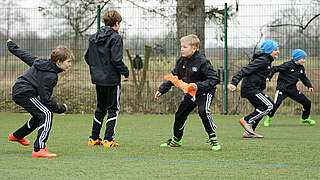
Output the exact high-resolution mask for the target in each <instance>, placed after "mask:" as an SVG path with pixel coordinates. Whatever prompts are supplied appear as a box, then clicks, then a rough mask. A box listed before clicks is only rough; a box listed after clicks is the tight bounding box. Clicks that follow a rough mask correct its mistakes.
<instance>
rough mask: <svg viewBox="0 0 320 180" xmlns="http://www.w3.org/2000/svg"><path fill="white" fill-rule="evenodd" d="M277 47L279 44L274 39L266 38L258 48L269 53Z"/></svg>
mask: <svg viewBox="0 0 320 180" xmlns="http://www.w3.org/2000/svg"><path fill="white" fill-rule="evenodd" d="M277 47H279V44H278V43H277V42H276V41H273V40H266V41H264V42H263V43H262V44H261V46H260V49H261V50H262V51H263V52H265V53H267V54H270V53H272V51H273V50H274V49H276V48H277Z"/></svg>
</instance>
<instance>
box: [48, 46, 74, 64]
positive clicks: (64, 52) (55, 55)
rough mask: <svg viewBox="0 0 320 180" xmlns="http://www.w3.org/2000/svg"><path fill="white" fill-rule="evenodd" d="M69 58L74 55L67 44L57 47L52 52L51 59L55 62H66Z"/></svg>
mask: <svg viewBox="0 0 320 180" xmlns="http://www.w3.org/2000/svg"><path fill="white" fill-rule="evenodd" d="M67 59H74V56H73V54H72V52H71V51H70V49H68V48H67V47H65V46H58V47H56V48H55V49H54V50H53V51H52V52H51V54H50V60H51V61H52V62H55V63H56V62H58V60H60V61H61V62H64V61H65V60H67Z"/></svg>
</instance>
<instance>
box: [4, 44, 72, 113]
mask: <svg viewBox="0 0 320 180" xmlns="http://www.w3.org/2000/svg"><path fill="white" fill-rule="evenodd" d="M8 49H9V51H10V52H11V53H12V54H13V55H15V56H17V57H18V58H19V59H21V60H22V61H23V62H25V63H26V64H27V65H28V66H30V69H29V70H28V71H26V72H25V73H24V74H23V75H22V76H20V77H19V78H18V79H17V81H16V83H15V84H14V86H13V88H12V97H13V98H15V97H17V98H19V97H24V98H33V97H38V96H39V97H40V101H41V103H42V104H43V105H45V106H46V107H47V108H48V109H49V110H51V111H52V112H54V113H64V112H65V111H66V108H65V106H64V105H59V104H57V103H56V102H55V101H54V100H53V99H51V95H52V91H53V88H54V87H55V86H56V84H57V81H58V73H60V72H62V69H60V68H59V67H58V66H57V65H56V64H55V63H54V62H52V61H51V60H50V59H45V58H37V57H35V56H33V55H31V54H29V53H28V52H26V51H24V50H22V49H20V48H19V47H18V46H17V45H16V44H15V43H14V42H12V41H10V42H9V43H8Z"/></svg>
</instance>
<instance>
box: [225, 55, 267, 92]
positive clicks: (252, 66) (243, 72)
mask: <svg viewBox="0 0 320 180" xmlns="http://www.w3.org/2000/svg"><path fill="white" fill-rule="evenodd" d="M264 64H265V59H263V58H257V59H255V60H253V61H251V62H250V63H249V64H248V65H246V66H244V67H242V68H241V69H240V70H239V71H238V72H237V73H236V74H235V75H234V76H233V77H232V80H231V84H233V85H235V86H237V85H238V84H239V82H240V81H241V79H242V78H243V77H245V76H249V75H250V74H252V73H254V72H255V71H256V70H257V69H258V68H259V67H261V66H263V65H264Z"/></svg>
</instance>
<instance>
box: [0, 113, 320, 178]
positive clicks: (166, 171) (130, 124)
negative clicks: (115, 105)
mask: <svg viewBox="0 0 320 180" xmlns="http://www.w3.org/2000/svg"><path fill="white" fill-rule="evenodd" d="M92 117H93V115H91V114H88V115H80V114H66V115H57V114H55V116H54V120H53V126H52V129H51V132H50V136H49V140H48V142H47V147H48V150H49V151H51V152H54V153H57V154H58V158H51V159H50V158H48V159H38V158H32V157H31V152H32V150H33V146H32V145H33V144H32V145H31V146H27V147H24V146H22V145H20V144H18V143H10V142H9V141H8V139H7V137H8V135H9V133H11V132H13V131H15V130H16V129H17V128H18V127H20V126H21V125H22V124H24V123H25V122H26V121H27V120H28V119H29V118H30V116H29V115H28V114H25V113H0V172H1V173H0V179H4V180H5V179H44V178H45V179H194V180H198V179H320V153H319V150H320V120H319V119H320V116H316V115H314V116H312V119H314V120H316V121H317V123H318V124H316V125H315V126H309V125H307V124H301V123H300V122H299V119H300V117H299V116H298V115H292V116H282V115H276V116H275V117H274V119H273V124H272V125H271V126H270V127H263V122H261V123H260V125H259V127H258V128H257V130H256V131H257V133H260V134H262V135H264V136H265V138H263V139H243V138H242V137H241V134H242V132H243V129H242V128H241V127H240V125H239V118H240V117H241V116H222V115H213V117H214V119H215V123H216V124H217V126H218V128H217V135H218V138H219V140H220V143H221V145H222V150H221V151H216V152H215V151H211V150H210V146H209V144H207V143H206V141H207V135H206V133H205V131H204V128H203V126H202V123H201V120H200V118H199V117H198V116H197V115H190V116H189V118H188V120H187V123H186V126H185V134H184V138H183V147H180V148H172V149H168V148H160V147H159V145H160V144H161V143H163V142H165V141H166V140H167V139H168V138H170V137H171V136H172V125H173V119H174V116H173V115H127V114H121V115H120V116H119V119H118V123H117V128H116V141H117V142H118V143H119V145H120V147H118V148H104V147H103V146H94V147H89V146H87V140H88V138H87V137H88V136H89V135H90V132H91V125H92ZM104 128H105V124H104V126H103V129H102V131H103V132H104ZM35 136H36V131H35V132H33V133H32V134H30V135H29V136H28V137H27V138H28V139H29V140H30V141H31V142H32V143H33V141H34V139H35Z"/></svg>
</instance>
